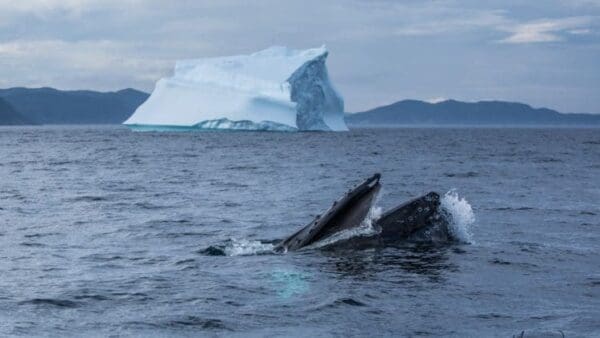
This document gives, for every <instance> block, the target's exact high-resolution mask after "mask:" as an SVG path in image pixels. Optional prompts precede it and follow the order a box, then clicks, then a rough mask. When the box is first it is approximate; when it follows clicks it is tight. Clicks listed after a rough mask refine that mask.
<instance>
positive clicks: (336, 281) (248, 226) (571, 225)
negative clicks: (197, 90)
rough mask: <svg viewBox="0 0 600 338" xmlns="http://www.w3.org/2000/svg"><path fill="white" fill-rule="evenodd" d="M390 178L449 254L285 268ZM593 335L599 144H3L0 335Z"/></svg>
mask: <svg viewBox="0 0 600 338" xmlns="http://www.w3.org/2000/svg"><path fill="white" fill-rule="evenodd" d="M375 172H380V173H381V174H382V184H383V190H382V192H381V194H380V196H379V200H378V202H377V208H378V210H385V209H387V208H390V207H393V206H395V205H397V204H399V203H401V202H403V201H405V200H407V199H409V198H411V197H414V196H417V195H420V194H422V193H426V192H429V191H437V192H439V193H441V194H442V195H444V204H445V205H446V206H447V208H449V209H450V211H451V212H452V214H453V216H454V220H455V221H454V222H453V224H452V229H451V230H452V233H453V235H454V236H455V239H456V240H455V241H453V242H452V243H428V242H424V243H408V242H405V243H398V245H395V246H393V247H376V248H363V249H360V250H358V249H352V248H344V249H335V248H333V249H332V248H327V247H325V248H320V249H312V250H304V251H300V252H294V253H287V254H275V253H273V252H272V250H271V249H272V247H273V243H275V242H276V241H277V240H278V239H282V238H284V237H286V236H287V235H289V234H291V233H292V232H294V231H295V230H297V229H299V228H300V227H302V226H304V225H305V224H306V223H308V222H310V221H311V220H312V218H313V217H314V216H315V215H317V214H319V213H321V212H322V211H324V210H325V209H327V208H328V207H329V206H330V205H331V203H332V202H333V201H334V200H335V199H337V198H339V197H340V196H341V195H342V194H343V193H344V192H346V191H347V190H348V188H350V187H351V186H352V185H354V184H357V183H359V182H361V181H362V180H363V179H365V178H367V177H368V176H371V175H372V174H373V173H375ZM523 332H524V333H525V336H529V335H538V336H547V335H550V336H553V335H554V336H557V337H560V336H561V335H562V334H564V336H565V337H599V336H600V130H599V129H560V128H559V129H533V128H522V129H502V128H499V129H493V128H456V129H451V128H440V129H436V128H406V129H386V130H367V129H365V130H355V131H351V132H347V133H260V132H230V133H218V132H196V133H135V132H131V131H129V130H128V129H126V128H123V127H98V126H79V127H65V126H49V127H23V128H20V127H11V128H0V336H53V337H68V336H76V337H82V336H144V337H153V336H163V337H173V336H194V337H196V336H239V337H248V336H327V337H329V336H332V337H347V336H372V337H375V336H389V337H392V336H394V337H398V336H456V337H496V336H497V337H511V336H513V335H517V336H518V335H520V334H521V333H523Z"/></svg>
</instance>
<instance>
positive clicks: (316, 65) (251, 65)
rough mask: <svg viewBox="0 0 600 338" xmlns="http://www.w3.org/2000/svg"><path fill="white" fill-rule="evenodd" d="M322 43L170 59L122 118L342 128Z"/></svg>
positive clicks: (187, 125) (175, 125) (157, 126)
mask: <svg viewBox="0 0 600 338" xmlns="http://www.w3.org/2000/svg"><path fill="white" fill-rule="evenodd" d="M327 55H328V51H327V49H326V48H325V46H322V47H319V48H312V49H306V50H292V49H288V48H286V47H271V48H268V49H265V50H262V51H260V52H256V53H253V54H249V55H238V56H227V57H217V58H204V59H195V60H185V61H178V62H177V63H176V65H175V71H174V74H173V76H172V77H168V78H163V79H160V80H159V81H158V82H157V83H156V87H155V89H154V91H153V92H152V95H150V97H149V98H148V100H147V101H146V102H144V103H143V104H142V105H141V106H139V107H138V108H137V110H136V111H135V112H134V114H133V115H132V116H131V117H130V118H129V119H128V120H127V121H125V122H124V124H126V125H128V126H129V127H130V128H132V129H134V130H142V131H143V130H189V129H198V130H269V131H271V130H274V131H296V130H323V131H345V130H348V127H347V126H346V123H345V122H344V101H343V99H342V97H341V95H340V94H339V93H338V92H337V91H336V90H335V88H334V87H333V85H332V84H331V81H330V80H329V75H328V72H327V67H326V65H325V61H326V59H327Z"/></svg>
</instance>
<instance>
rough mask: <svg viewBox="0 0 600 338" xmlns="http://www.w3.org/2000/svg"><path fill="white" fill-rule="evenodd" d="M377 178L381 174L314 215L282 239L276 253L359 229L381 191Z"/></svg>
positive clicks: (296, 248) (379, 176)
mask: <svg viewBox="0 0 600 338" xmlns="http://www.w3.org/2000/svg"><path fill="white" fill-rule="evenodd" d="M380 178H381V175H380V174H375V175H373V176H372V177H370V178H368V179H367V180H365V181H364V182H363V183H361V184H360V185H358V186H356V187H355V188H353V189H350V190H349V191H348V193H346V194H345V195H344V196H343V197H342V198H341V199H339V200H337V201H335V202H333V205H332V206H331V207H330V208H329V209H328V210H327V211H325V212H324V213H323V214H322V215H317V217H315V219H314V220H313V221H312V222H311V223H309V224H308V225H306V226H305V227H304V228H302V229H300V230H299V231H297V232H296V233H294V234H293V235H291V236H290V237H288V238H287V239H285V240H283V241H282V242H281V243H280V244H279V245H277V247H276V249H275V250H276V251H279V252H286V251H293V250H298V249H301V248H303V247H305V246H308V245H311V244H313V243H315V242H317V241H319V240H322V239H325V238H327V237H329V236H331V235H333V234H335V233H337V232H340V231H342V230H346V229H351V228H354V227H358V226H360V225H361V223H362V221H363V220H364V219H365V217H366V216H367V214H368V212H369V210H370V209H371V206H372V204H373V202H374V201H375V197H376V196H377V194H378V193H379V190H380V189H381V184H380V183H379V179H380Z"/></svg>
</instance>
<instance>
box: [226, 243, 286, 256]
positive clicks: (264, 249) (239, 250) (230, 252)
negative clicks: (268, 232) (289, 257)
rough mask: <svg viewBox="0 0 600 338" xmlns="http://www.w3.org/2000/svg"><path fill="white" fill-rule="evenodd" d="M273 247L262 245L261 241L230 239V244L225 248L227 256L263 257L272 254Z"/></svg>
mask: <svg viewBox="0 0 600 338" xmlns="http://www.w3.org/2000/svg"><path fill="white" fill-rule="evenodd" d="M273 248H274V245H273V244H271V243H263V242H261V241H250V240H247V239H240V240H238V239H231V242H230V243H228V244H227V246H226V247H225V249H224V251H225V255H227V256H250V255H264V254H270V253H273Z"/></svg>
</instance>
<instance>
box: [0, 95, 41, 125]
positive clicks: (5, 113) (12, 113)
mask: <svg viewBox="0 0 600 338" xmlns="http://www.w3.org/2000/svg"><path fill="white" fill-rule="evenodd" d="M22 124H34V123H33V121H31V120H29V119H28V118H26V117H24V116H23V115H21V114H19V113H18V112H17V111H16V110H15V108H14V107H13V106H12V105H10V103H8V102H6V100H3V99H2V98H0V125H3V126H6V125H8V126H13V125H22Z"/></svg>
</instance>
